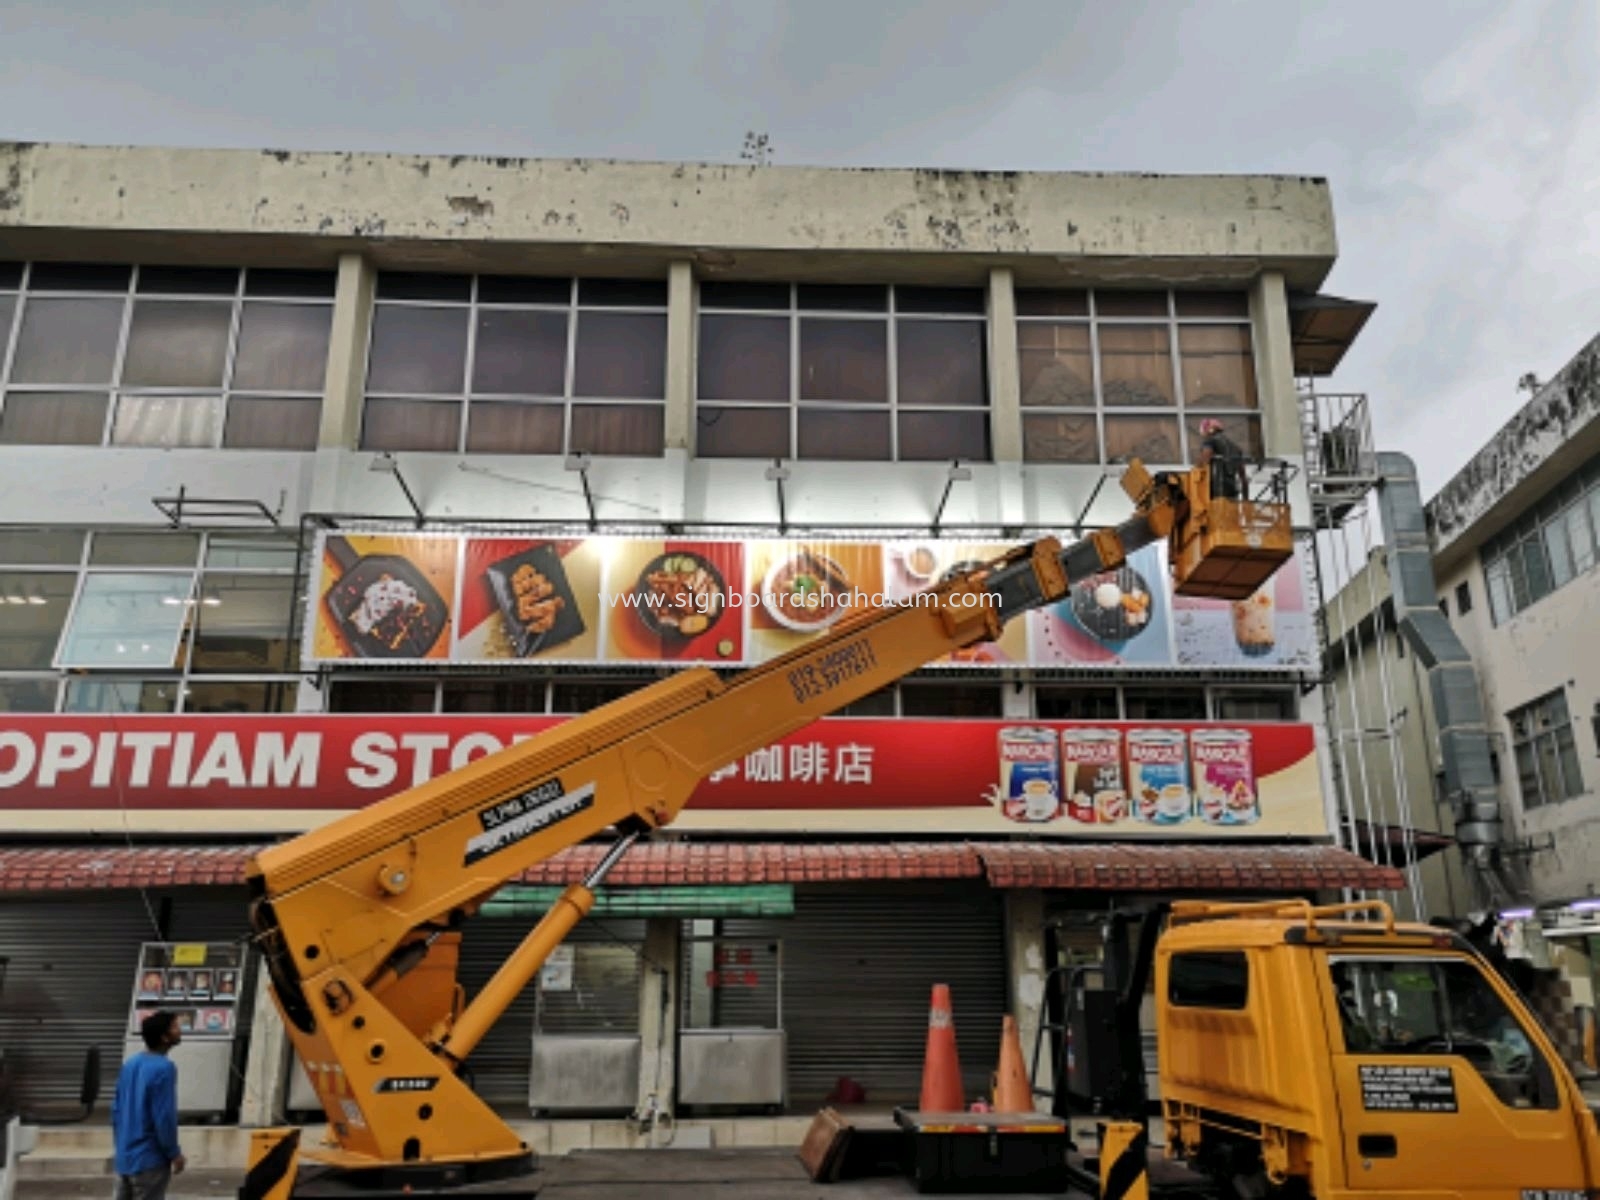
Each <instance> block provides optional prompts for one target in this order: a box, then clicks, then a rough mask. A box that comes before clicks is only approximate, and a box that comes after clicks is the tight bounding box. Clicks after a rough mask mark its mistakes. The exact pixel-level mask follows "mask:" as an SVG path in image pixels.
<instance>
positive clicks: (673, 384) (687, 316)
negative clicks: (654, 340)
mask: <svg viewBox="0 0 1600 1200" xmlns="http://www.w3.org/2000/svg"><path fill="white" fill-rule="evenodd" d="M694 347H695V305H694V268H693V267H692V266H691V265H690V264H689V263H687V262H675V263H673V264H672V265H671V267H670V269H669V274H668V276H667V424H666V446H667V449H668V450H691V449H693V446H692V444H691V440H690V435H691V433H692V432H693V430H694Z"/></svg>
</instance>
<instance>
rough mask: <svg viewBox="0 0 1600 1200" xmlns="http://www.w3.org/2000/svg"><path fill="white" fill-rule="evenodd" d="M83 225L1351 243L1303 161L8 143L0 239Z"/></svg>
mask: <svg viewBox="0 0 1600 1200" xmlns="http://www.w3.org/2000/svg"><path fill="white" fill-rule="evenodd" d="M68 230H71V231H79V232H80V233H81V232H84V231H94V232H95V233H96V234H105V235H118V234H121V235H124V236H126V235H128V234H135V233H139V234H146V235H152V236H156V235H166V236H168V237H170V236H172V235H178V234H181V235H185V236H184V238H183V240H182V241H181V242H175V243H173V244H172V249H173V250H175V251H182V252H183V253H185V254H188V255H204V254H205V253H207V251H208V242H207V241H206V240H205V239H206V237H207V236H209V237H211V238H212V239H213V243H211V246H212V248H214V249H217V250H220V249H222V248H224V247H223V245H222V244H221V243H228V244H227V245H226V249H227V250H228V252H229V253H233V254H237V253H238V252H239V245H238V244H239V242H240V241H241V240H244V241H260V240H262V239H265V240H267V241H271V240H273V239H282V238H295V239H311V241H309V242H303V243H302V245H301V253H302V254H305V255H309V256H315V255H317V254H322V255H324V256H327V255H333V254H336V253H337V252H338V251H339V250H340V249H348V248H350V247H351V246H352V245H353V244H355V243H357V242H376V243H378V245H379V246H380V247H381V249H379V250H378V251H377V252H376V253H377V254H378V256H379V257H380V259H381V258H382V257H383V256H384V255H388V256H389V257H390V258H391V259H401V260H403V259H406V258H407V257H408V255H409V256H410V257H411V259H412V260H413V261H417V262H418V263H419V265H420V263H421V262H422V261H424V260H423V259H420V258H418V257H417V254H416V251H417V250H418V249H419V246H418V245H417V244H419V243H421V244H430V245H433V246H435V247H438V250H437V252H436V253H434V254H432V255H431V259H432V260H433V261H434V262H435V264H436V265H450V264H456V263H459V264H460V265H462V266H470V265H473V264H475V263H487V262H489V261H490V260H492V259H493V258H494V257H495V256H500V257H501V259H502V261H503V260H504V259H503V256H504V255H505V253H506V248H507V247H508V246H513V245H526V246H539V247H544V248H546V249H548V248H549V247H552V246H563V245H564V246H572V247H577V246H580V245H583V246H587V247H588V248H589V249H588V254H589V256H590V257H591V259H592V257H593V255H594V254H595V252H596V251H600V252H604V251H606V250H608V249H609V250H618V251H622V250H628V249H630V248H631V250H632V252H635V253H638V252H639V251H641V250H643V249H646V248H653V249H654V250H655V252H656V254H657V255H658V256H659V255H660V254H661V253H662V251H663V249H670V248H679V249H680V250H681V249H683V248H688V249H690V250H697V251H703V252H704V253H703V257H702V263H703V265H705V266H707V267H710V268H717V267H732V266H735V265H738V266H740V267H749V266H750V265H751V260H749V259H748V258H747V256H748V255H751V254H754V255H755V256H756V259H757V260H759V258H760V256H761V255H762V254H763V253H768V254H770V253H773V252H777V253H788V254H793V253H794V252H806V253H810V254H814V255H819V256H821V257H823V258H826V257H827V256H828V255H830V254H842V255H847V256H851V257H855V256H860V255H863V254H874V253H877V252H893V254H894V255H895V256H896V257H897V259H898V260H899V261H902V262H905V263H907V264H908V269H911V270H919V271H920V270H923V268H922V267H920V266H917V265H916V264H914V263H913V262H912V260H910V259H909V258H906V257H905V256H910V255H928V256H932V257H934V258H935V259H943V260H947V261H948V260H952V259H958V258H959V259H965V260H967V261H968V262H969V263H970V264H971V267H970V269H971V270H972V271H973V272H975V274H974V276H973V279H974V282H976V281H979V280H981V278H982V277H983V275H982V270H983V267H984V263H982V262H980V261H975V260H983V259H987V260H989V261H990V262H991V263H993V264H996V265H997V264H999V263H1001V262H1003V261H1006V260H1008V259H1011V258H1014V257H1021V258H1026V259H1031V262H1029V263H1027V264H1026V272H1025V273H1030V274H1032V275H1033V276H1036V277H1040V276H1042V277H1056V276H1059V275H1061V274H1068V275H1070V274H1071V273H1072V272H1073V271H1082V272H1084V273H1085V276H1086V277H1089V276H1094V277H1098V278H1102V279H1116V278H1130V279H1143V278H1150V277H1151V274H1152V272H1160V271H1164V272H1165V273H1166V274H1168V275H1169V276H1171V275H1172V274H1173V273H1174V272H1175V271H1176V272H1179V273H1180V274H1179V277H1193V278H1199V279H1205V278H1208V277H1216V278H1221V279H1245V278H1249V277H1251V276H1253V275H1254V274H1255V273H1256V272H1257V271H1259V270H1262V269H1278V270H1282V271H1283V272H1284V273H1285V275H1286V277H1287V279H1288V281H1289V283H1290V285H1291V286H1292V287H1296V288H1307V289H1309V288H1315V287H1316V286H1317V285H1318V284H1320V282H1321V280H1322V279H1323V277H1324V276H1325V275H1326V274H1327V272H1328V270H1329V269H1330V268H1331V266H1332V264H1333V259H1334V256H1335V253H1336V245H1335V238H1334V226H1333V214H1332V205H1331V199H1330V195H1329V189H1328V185H1327V183H1326V181H1325V180H1322V179H1316V178H1307V177H1299V176H1291V177H1279V176H1212V175H1194V176H1164V175H1135V174H1089V173H1081V174H1080V173H1071V174H1069V173H1054V174H1038V173H1020V172H971V171H938V170H865V169H838V168H820V167H770V166H768V167H762V166H748V165H739V166H733V165H708V164H672V163H633V162H613V161H595V160H582V159H567V160H541V159H522V158H480V157H468V156H463V155H456V156H449V157H443V156H440V157H422V156H408V155H389V154H355V153H295V152H290V151H283V150H272V151H240V150H187V149H159V148H140V147H86V146H66V145H53V144H52V145H43V144H28V143H0V249H4V248H5V247H7V246H8V245H13V246H18V247H20V248H21V249H23V250H26V251H27V252H29V253H41V254H42V253H43V251H44V250H46V249H49V248H51V247H52V245H55V244H59V243H53V242H52V239H51V237H50V235H51V234H52V233H59V232H60V231H68ZM407 243H411V244H412V245H411V247H410V249H409V250H408V248H407ZM78 244H79V245H82V242H81V241H80V242H79V243H78ZM261 249H262V247H260V246H258V247H257V251H258V252H260V251H261ZM1057 255H1059V256H1064V257H1066V258H1068V259H1070V260H1071V262H1070V263H1067V264H1060V263H1056V262H1055V261H1054V259H1053V257H1052V256H1057ZM646 257H648V256H646ZM1162 260H1169V261H1165V262H1163V261H1162ZM757 265H759V261H757ZM790 265H791V266H792V263H791V264H790ZM857 265H858V267H859V266H865V265H866V264H861V263H859V261H858V263H857ZM883 265H884V264H877V265H876V269H879V270H881V268H882V266H883ZM889 265H890V266H891V267H893V266H894V264H893V263H891V264H889ZM663 273H665V272H664V270H663ZM741 273H742V272H741ZM880 277H881V276H880ZM1019 282H1025V279H1024V277H1023V276H1022V275H1019Z"/></svg>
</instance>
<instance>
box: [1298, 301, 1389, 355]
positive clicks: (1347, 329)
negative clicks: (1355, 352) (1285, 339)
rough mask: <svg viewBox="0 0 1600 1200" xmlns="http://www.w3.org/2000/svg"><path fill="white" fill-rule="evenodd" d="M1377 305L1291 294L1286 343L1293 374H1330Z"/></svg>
mask: <svg viewBox="0 0 1600 1200" xmlns="http://www.w3.org/2000/svg"><path fill="white" fill-rule="evenodd" d="M1377 307H1378V306H1377V305H1376V304H1374V303H1373V302H1372V301H1370V300H1346V299H1343V298H1342V297H1340V296H1324V295H1321V294H1316V295H1308V294H1304V293H1301V294H1291V295H1290V296H1289V345H1290V347H1291V349H1292V351H1293V354H1294V373H1295V374H1296V375H1332V374H1333V372H1334V368H1336V367H1337V366H1338V365H1339V362H1340V360H1341V359H1343V358H1344V356H1345V352H1346V351H1348V350H1349V349H1350V346H1351V344H1352V343H1353V342H1354V341H1355V340H1356V335H1357V334H1358V333H1360V332H1361V329H1362V327H1363V326H1364V325H1366V323H1367V318H1369V317H1370V316H1372V314H1373V313H1374V312H1375V311H1376V310H1377Z"/></svg>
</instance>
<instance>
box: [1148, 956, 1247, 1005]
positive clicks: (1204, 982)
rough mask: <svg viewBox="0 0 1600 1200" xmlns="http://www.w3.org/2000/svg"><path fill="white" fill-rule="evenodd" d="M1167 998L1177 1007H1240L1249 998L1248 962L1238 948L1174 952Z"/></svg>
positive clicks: (1169, 973)
mask: <svg viewBox="0 0 1600 1200" xmlns="http://www.w3.org/2000/svg"><path fill="white" fill-rule="evenodd" d="M1167 1000H1168V1002H1169V1003H1171V1004H1173V1005H1175V1006H1177V1007H1178V1008H1226V1009H1234V1010H1237V1009H1241V1008H1243V1007H1245V1005H1246V1004H1248V1003H1249V1001H1250V964H1249V960H1248V959H1246V957H1245V956H1244V954H1242V953H1240V952H1238V951H1217V952H1211V951H1194V952H1191V953H1187V954H1174V955H1173V956H1172V962H1171V965H1170V967H1169V968H1168V974H1167Z"/></svg>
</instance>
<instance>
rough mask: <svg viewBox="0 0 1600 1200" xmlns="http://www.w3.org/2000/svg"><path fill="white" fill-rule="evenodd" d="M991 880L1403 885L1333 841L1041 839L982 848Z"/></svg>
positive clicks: (1138, 885)
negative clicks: (1101, 841)
mask: <svg viewBox="0 0 1600 1200" xmlns="http://www.w3.org/2000/svg"><path fill="white" fill-rule="evenodd" d="M981 853H982V855H983V865H984V868H985V872H986V874H987V875H988V877H989V882H990V883H991V884H993V885H994V886H995V887H1002V888H1047V889H1065V890H1089V891H1117V892H1165V891H1224V892H1227V891H1248V892H1273V891H1304V890H1306V889H1318V888H1340V887H1351V888H1364V889H1369V890H1378V891H1399V890H1401V889H1403V888H1404V887H1405V876H1404V875H1402V874H1401V873H1400V872H1399V871H1397V870H1395V869H1394V868H1393V867H1385V866H1380V865H1378V864H1377V863H1372V862H1368V861H1367V860H1366V859H1364V858H1362V857H1360V856H1359V855H1356V854H1352V853H1350V852H1349V851H1348V850H1340V849H1339V848H1338V847H1336V846H1285V845H1270V846H1262V845H1243V846H1241V845H1236V844H1234V845H1220V846H1184V845H1170V844H1167V845H1130V844H1129V843H1127V842H1120V843H1118V844H1116V845H1114V846H1098V845H1085V844H1084V843H1081V842H1079V843H1073V844H1066V845H1063V844H1060V843H1051V844H1049V845H1040V844H1038V843H1030V844H1022V843H1011V844H1007V845H991V846H984V847H982V849H981Z"/></svg>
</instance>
